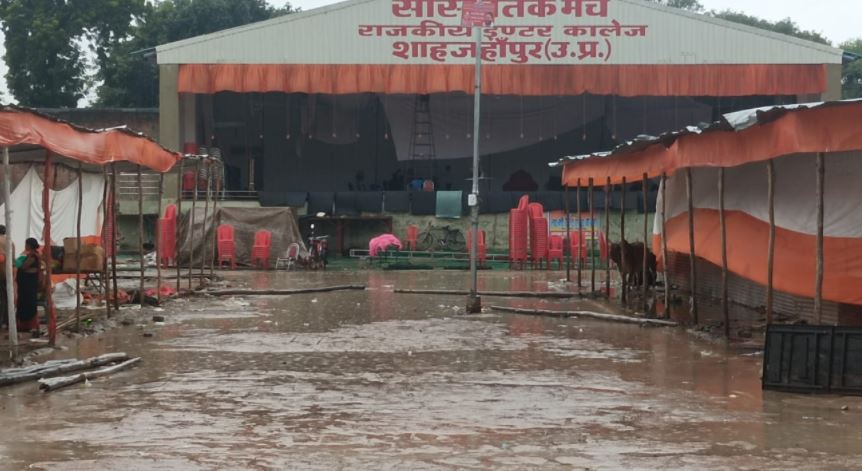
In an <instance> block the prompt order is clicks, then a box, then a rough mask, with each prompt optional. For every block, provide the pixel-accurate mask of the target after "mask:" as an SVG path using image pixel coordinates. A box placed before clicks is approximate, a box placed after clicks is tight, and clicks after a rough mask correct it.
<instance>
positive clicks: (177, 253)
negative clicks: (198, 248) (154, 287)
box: [174, 159, 183, 294]
mask: <svg viewBox="0 0 862 471" xmlns="http://www.w3.org/2000/svg"><path fill="white" fill-rule="evenodd" d="M177 172H178V173H177V220H176V222H175V223H174V226H176V227H175V230H176V233H175V234H174V239H175V240H176V243H175V248H174V258H175V260H174V263H176V264H177V294H179V292H180V289H181V288H182V286H180V283H181V282H182V279H183V276H182V272H181V270H182V269H181V267H180V242H181V239H180V218H181V217H182V215H183V159H180V168H179V169H178V171H177Z"/></svg>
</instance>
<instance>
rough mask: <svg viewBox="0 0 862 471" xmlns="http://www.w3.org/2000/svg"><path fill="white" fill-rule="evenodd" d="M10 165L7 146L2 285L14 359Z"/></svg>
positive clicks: (5, 152)
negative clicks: (3, 282)
mask: <svg viewBox="0 0 862 471" xmlns="http://www.w3.org/2000/svg"><path fill="white" fill-rule="evenodd" d="M10 173H11V167H10V166H9V148H8V147H4V148H3V202H4V203H5V204H4V209H3V212H4V217H5V222H6V234H7V236H6V252H5V253H4V254H3V255H4V256H5V257H6V260H5V261H4V263H5V267H4V268H5V271H6V283H5V286H3V289H5V290H6V306H5V307H6V316H7V324H8V326H9V344H10V346H11V352H10V354H11V357H12V359H13V360H14V359H16V358H17V357H18V317H17V315H16V313H15V278H14V277H13V273H14V264H13V259H14V258H15V251H14V248H13V247H12V236H11V234H12V205H11V204H8V203H9V201H10V200H11V199H12V196H11V195H12V175H11V174H10Z"/></svg>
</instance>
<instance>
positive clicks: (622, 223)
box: [620, 177, 629, 306]
mask: <svg viewBox="0 0 862 471" xmlns="http://www.w3.org/2000/svg"><path fill="white" fill-rule="evenodd" d="M626 186H627V185H626V177H623V184H622V196H621V199H620V265H621V266H620V268H621V269H622V271H621V273H622V274H623V275H622V281H621V284H622V287H623V289H622V301H623V305H625V306H628V299H629V287H628V280H626V270H625V265H626V257H625V254H623V253H622V249H623V241H624V240H626Z"/></svg>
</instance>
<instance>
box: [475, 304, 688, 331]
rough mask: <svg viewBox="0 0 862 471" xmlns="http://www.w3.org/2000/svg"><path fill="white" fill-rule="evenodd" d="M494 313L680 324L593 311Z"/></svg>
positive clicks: (507, 309) (499, 308)
mask: <svg viewBox="0 0 862 471" xmlns="http://www.w3.org/2000/svg"><path fill="white" fill-rule="evenodd" d="M491 310H492V311H500V312H510V313H513V314H525V315H531V316H544V317H557V318H569V317H584V318H588V319H598V320H602V321H609V322H620V323H624V324H638V325H650V326H657V327H677V326H679V324H677V323H676V322H673V321H663V320H660V319H641V318H638V317H629V316H620V315H617V314H603V313H599V312H592V311H547V310H542V309H518V308H514V307H502V306H491Z"/></svg>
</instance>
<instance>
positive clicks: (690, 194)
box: [685, 167, 700, 324]
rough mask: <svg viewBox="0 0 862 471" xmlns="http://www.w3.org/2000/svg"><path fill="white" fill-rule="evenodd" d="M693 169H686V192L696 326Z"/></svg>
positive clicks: (689, 253) (690, 272) (691, 300)
mask: <svg viewBox="0 0 862 471" xmlns="http://www.w3.org/2000/svg"><path fill="white" fill-rule="evenodd" d="M692 185H693V183H692V177H691V167H689V168H686V169H685V190H686V195H687V196H688V246H689V252H688V256H689V268H690V271H689V282H690V284H691V298H690V300H689V303H690V307H691V318H692V321H694V323H695V324H698V323H699V321H700V319H699V316H698V312H697V259H696V255H695V246H694V188H693V187H692Z"/></svg>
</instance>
